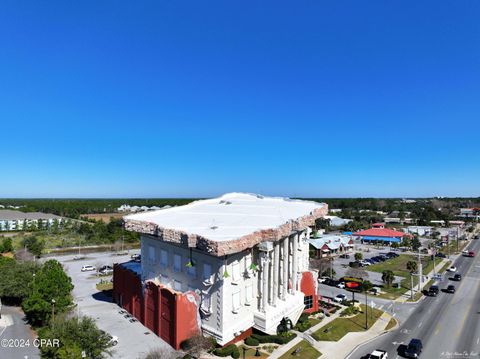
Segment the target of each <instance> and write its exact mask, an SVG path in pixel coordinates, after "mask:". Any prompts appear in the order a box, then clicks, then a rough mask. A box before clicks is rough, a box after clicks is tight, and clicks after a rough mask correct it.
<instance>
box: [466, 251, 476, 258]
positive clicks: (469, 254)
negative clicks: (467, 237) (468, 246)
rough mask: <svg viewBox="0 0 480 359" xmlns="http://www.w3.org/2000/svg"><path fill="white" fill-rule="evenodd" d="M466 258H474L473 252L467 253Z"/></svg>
mask: <svg viewBox="0 0 480 359" xmlns="http://www.w3.org/2000/svg"><path fill="white" fill-rule="evenodd" d="M467 257H475V252H474V251H470V252H468V254H467Z"/></svg>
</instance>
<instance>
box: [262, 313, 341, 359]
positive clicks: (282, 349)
mask: <svg viewBox="0 0 480 359" xmlns="http://www.w3.org/2000/svg"><path fill="white" fill-rule="evenodd" d="M343 309H345V307H342V309H339V310H337V312H336V313H335V314H333V315H331V316H330V317H326V318H324V319H323V320H322V321H321V322H320V323H318V324H315V325H314V326H313V327H311V328H310V329H308V330H306V331H305V332H303V333H301V332H298V331H296V330H293V332H294V333H295V334H297V337H296V338H295V339H293V340H292V341H291V342H289V343H288V344H285V345H283V346H281V347H280V348H278V349H277V350H275V351H274V352H273V353H272V354H271V355H270V356H269V357H268V358H269V359H276V358H279V357H281V356H282V355H283V354H285V353H287V352H288V351H289V350H290V349H292V348H293V347H294V346H295V345H297V344H298V343H300V342H301V341H302V340H306V341H307V342H309V343H310V344H311V345H312V346H313V347H315V348H316V349H317V350H319V349H318V348H317V345H318V342H317V341H316V340H315V339H313V338H312V337H311V336H310V335H311V334H312V333H315V332H316V331H317V330H318V329H320V328H322V327H323V326H324V325H326V324H328V323H330V322H331V321H332V320H335V319H337V318H338V317H340V312H341V311H342V310H343ZM322 354H323V352H322Z"/></svg>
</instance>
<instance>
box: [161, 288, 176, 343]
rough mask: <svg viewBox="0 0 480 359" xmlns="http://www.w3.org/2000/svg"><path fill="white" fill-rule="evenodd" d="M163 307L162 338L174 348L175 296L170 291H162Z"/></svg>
mask: <svg viewBox="0 0 480 359" xmlns="http://www.w3.org/2000/svg"><path fill="white" fill-rule="evenodd" d="M161 293H162V305H161V311H162V316H161V323H160V337H161V338H162V339H163V340H165V341H166V342H167V343H169V344H170V345H171V346H174V345H175V344H174V340H175V338H174V334H173V333H174V332H173V329H174V324H175V295H174V294H173V293H172V292H170V291H169V290H168V289H162V290H161Z"/></svg>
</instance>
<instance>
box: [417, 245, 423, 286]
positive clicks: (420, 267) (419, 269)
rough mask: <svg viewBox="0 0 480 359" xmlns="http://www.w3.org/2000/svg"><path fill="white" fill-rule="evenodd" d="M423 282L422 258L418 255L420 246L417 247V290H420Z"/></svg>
mask: <svg viewBox="0 0 480 359" xmlns="http://www.w3.org/2000/svg"><path fill="white" fill-rule="evenodd" d="M422 283H423V267H422V258H421V257H420V248H418V291H419V292H421V291H422V287H421V286H422Z"/></svg>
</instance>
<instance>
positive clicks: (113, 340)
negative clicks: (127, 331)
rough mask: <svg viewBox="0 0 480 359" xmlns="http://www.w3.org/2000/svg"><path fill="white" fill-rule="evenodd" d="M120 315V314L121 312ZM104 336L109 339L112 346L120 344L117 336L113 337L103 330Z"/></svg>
mask: <svg viewBox="0 0 480 359" xmlns="http://www.w3.org/2000/svg"><path fill="white" fill-rule="evenodd" d="M119 313H120V312H119ZM101 332H102V333H103V334H105V335H106V336H107V337H108V338H109V343H110V344H112V345H113V346H115V345H117V344H118V337H117V336H116V335H111V334H108V333H107V332H106V331H104V330H101Z"/></svg>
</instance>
